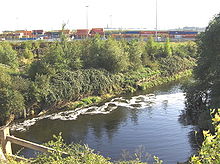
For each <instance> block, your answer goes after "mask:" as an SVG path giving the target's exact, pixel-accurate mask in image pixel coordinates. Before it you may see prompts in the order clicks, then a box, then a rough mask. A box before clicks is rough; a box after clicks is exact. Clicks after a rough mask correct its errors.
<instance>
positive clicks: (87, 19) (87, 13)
mask: <svg viewBox="0 0 220 164" xmlns="http://www.w3.org/2000/svg"><path fill="white" fill-rule="evenodd" d="M85 7H86V28H87V29H89V6H88V5H87V6H85Z"/></svg>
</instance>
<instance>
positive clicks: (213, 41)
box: [186, 14, 220, 130]
mask: <svg viewBox="0 0 220 164" xmlns="http://www.w3.org/2000/svg"><path fill="white" fill-rule="evenodd" d="M219 36H220V14H218V15H216V16H215V17H214V19H213V20H212V21H211V22H210V23H209V25H208V27H207V28H206V30H205V32H204V33H202V34H201V35H200V36H199V38H198V41H197V45H198V55H199V58H198V62H197V63H198V64H197V67H195V69H194V72H193V74H194V79H195V81H194V83H192V84H191V85H190V86H187V87H186V93H187V94H186V98H187V103H186V105H187V110H186V115H187V118H189V119H190V120H192V123H194V124H199V127H200V128H202V129H206V130H208V129H210V128H209V127H211V125H205V124H204V123H202V122H208V123H209V124H210V123H211V117H210V112H209V109H217V108H219V107H220V101H219V98H220V88H219V86H220V83H219V82H220V76H219V75H220V72H219V70H220V65H219V62H220V47H219V44H220V37H219ZM199 120H203V121H199Z"/></svg>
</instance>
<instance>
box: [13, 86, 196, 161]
mask: <svg viewBox="0 0 220 164" xmlns="http://www.w3.org/2000/svg"><path fill="white" fill-rule="evenodd" d="M184 102H185V96H184V93H183V91H182V90H181V83H180V82H175V83H169V84H166V85H161V86H159V87H155V88H153V89H151V90H149V91H145V92H136V93H133V94H126V95H120V96H118V97H116V98H113V99H111V100H108V101H107V102H104V103H102V104H99V106H93V107H89V108H83V109H78V110H76V111H68V112H61V113H57V114H52V115H48V116H44V117H39V118H34V119H30V120H26V121H25V122H21V123H20V124H17V125H15V126H14V127H12V129H13V131H12V133H13V134H14V135H15V136H17V137H20V138H24V139H27V140H30V141H34V142H36V143H44V142H47V141H49V140H51V139H52V135H53V134H56V135H58V134H59V133H60V132H62V136H63V138H64V140H65V142H66V143H81V144H88V145H89V147H91V148H93V149H95V152H100V154H101V155H104V156H105V157H110V158H111V160H112V161H114V160H120V159H127V160H128V159H131V158H134V154H135V153H136V154H139V157H140V158H141V159H142V160H143V161H147V162H149V163H152V161H153V159H152V157H153V156H154V155H155V156H158V157H159V158H160V159H161V160H163V161H164V163H165V164H174V163H177V162H184V161H186V160H187V159H188V158H189V157H190V156H191V155H192V154H193V153H195V151H196V143H195V141H194V140H193V136H194V133H193V132H194V130H195V127H194V126H192V125H187V124H185V123H184V121H183V119H180V115H181V113H182V111H183V110H184V108H185V104H184ZM18 149H19V147H17V146H14V151H17V150H18ZM20 154H22V155H24V156H25V157H31V156H33V154H34V151H32V150H30V149H23V150H22V151H21V152H20Z"/></svg>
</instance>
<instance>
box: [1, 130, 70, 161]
mask: <svg viewBox="0 0 220 164" xmlns="http://www.w3.org/2000/svg"><path fill="white" fill-rule="evenodd" d="M0 141H1V147H0V161H5V160H6V158H5V155H6V156H13V157H15V158H16V159H20V160H25V159H24V158H22V157H18V156H14V155H13V154H12V148H11V143H13V144H17V145H20V146H23V147H27V148H30V149H34V150H37V151H40V152H44V153H50V152H53V151H56V150H54V149H52V148H49V147H46V146H43V145H39V144H36V143H33V142H30V141H26V140H23V139H20V138H17V137H14V136H11V135H10V131H9V127H2V128H0ZM1 148H2V149H1ZM1 150H2V151H1ZM62 154H64V155H68V154H67V153H65V152H62Z"/></svg>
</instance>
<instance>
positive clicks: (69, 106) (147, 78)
mask: <svg viewBox="0 0 220 164" xmlns="http://www.w3.org/2000/svg"><path fill="white" fill-rule="evenodd" d="M147 70H148V71H147V72H146V73H144V72H143V69H141V71H140V72H136V73H134V72H132V74H136V75H135V78H134V77H133V78H132V83H131V82H130V83H129V85H128V82H127V81H125V83H124V84H122V86H126V88H120V89H118V90H117V91H116V92H111V93H108V94H103V95H100V96H92V95H91V96H88V97H83V98H82V99H80V100H77V101H69V102H66V104H64V105H63V106H61V107H60V108H55V109H48V110H44V111H42V112H41V113H39V114H38V116H42V115H47V114H51V113H56V112H60V111H61V110H62V111H68V110H74V109H78V108H83V107H89V106H94V105H97V104H99V103H102V102H104V101H107V100H108V99H112V98H113V97H116V96H117V95H120V94H122V93H129V92H135V91H138V90H147V89H150V88H152V87H156V86H159V85H162V84H165V83H168V82H171V81H175V80H179V79H181V78H184V77H190V76H191V75H192V70H186V71H183V72H180V73H177V74H175V75H173V76H170V77H161V76H159V74H160V72H159V71H152V72H151V73H149V69H147ZM137 74H138V75H139V76H138V75H137ZM131 76H132V75H131V74H130V76H129V77H130V78H131ZM137 77H138V78H137ZM140 77H141V78H140ZM126 79H129V78H128V77H126Z"/></svg>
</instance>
